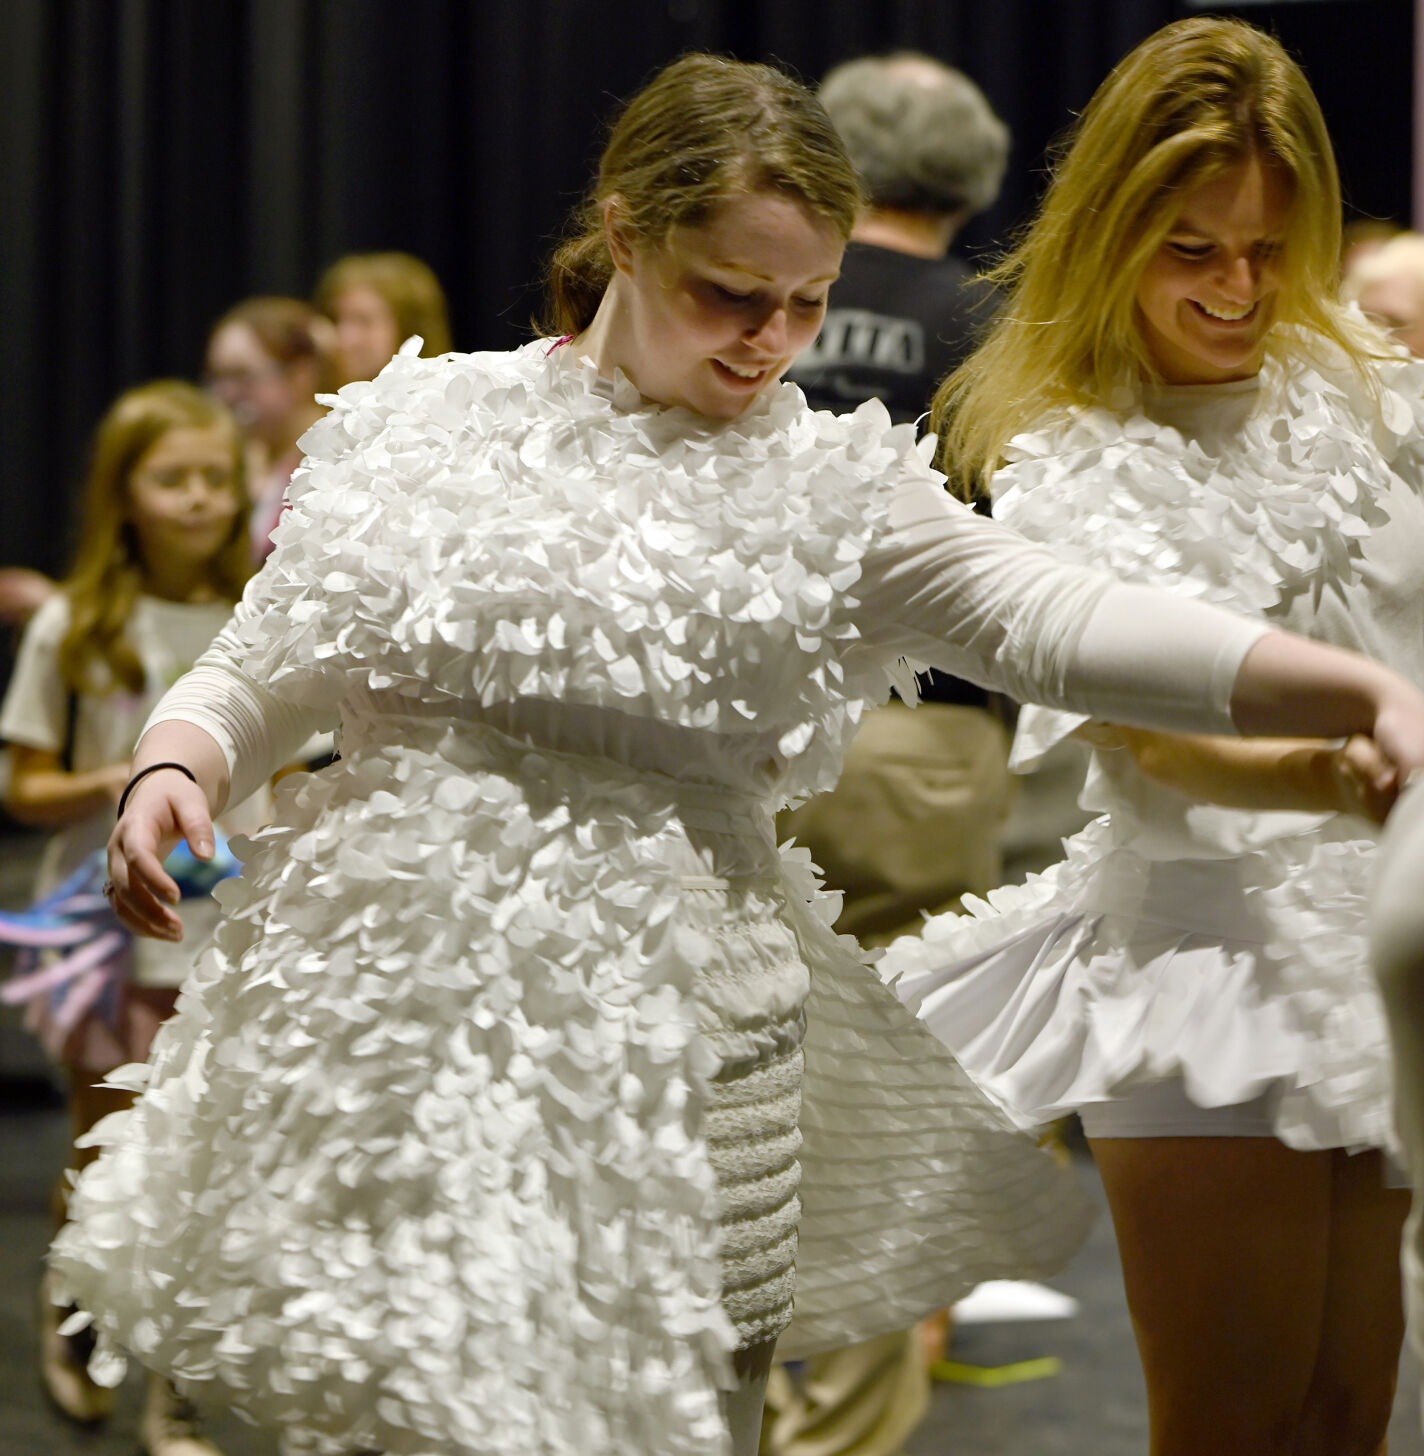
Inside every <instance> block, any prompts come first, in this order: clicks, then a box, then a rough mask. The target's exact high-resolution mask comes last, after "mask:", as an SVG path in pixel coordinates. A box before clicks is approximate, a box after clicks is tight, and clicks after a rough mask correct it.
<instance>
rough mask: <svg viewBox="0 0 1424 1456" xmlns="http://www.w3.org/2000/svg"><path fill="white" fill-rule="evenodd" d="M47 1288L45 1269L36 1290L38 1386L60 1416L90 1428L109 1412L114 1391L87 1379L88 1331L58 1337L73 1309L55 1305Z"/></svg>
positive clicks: (90, 1341)
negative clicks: (38, 1355) (37, 1299)
mask: <svg viewBox="0 0 1424 1456" xmlns="http://www.w3.org/2000/svg"><path fill="white" fill-rule="evenodd" d="M51 1287H52V1280H51V1277H50V1273H49V1271H48V1270H46V1271H45V1273H44V1274H43V1275H42V1276H41V1278H40V1290H39V1345H40V1350H39V1354H40V1384H41V1385H42V1386H43V1387H44V1392H45V1394H46V1395H47V1396H48V1397H49V1398H50V1400H51V1402H53V1404H54V1407H55V1409H56V1410H58V1411H59V1412H60V1414H61V1415H65V1416H67V1417H68V1418H69V1419H70V1420H71V1421H77V1422H78V1423H79V1424H80V1425H86V1426H89V1425H93V1424H94V1423H95V1422H96V1421H102V1420H103V1419H104V1418H105V1417H106V1416H108V1415H109V1414H110V1413H111V1412H112V1411H113V1409H114V1401H115V1398H116V1392H114V1391H113V1390H111V1389H110V1388H109V1387H108V1386H106V1385H96V1384H95V1383H94V1381H93V1380H92V1379H91V1378H90V1376H89V1370H88V1365H89V1357H90V1355H92V1354H93V1353H94V1335H93V1333H92V1331H90V1330H82V1331H81V1332H80V1333H79V1334H77V1335H61V1334H60V1332H59V1327H60V1326H61V1325H62V1324H63V1323H64V1322H65V1320H67V1319H68V1318H69V1316H70V1315H72V1314H73V1313H74V1310H73V1308H72V1307H71V1308H69V1309H65V1308H64V1307H63V1306H62V1305H58V1304H55V1303H54V1301H53V1299H51V1297H50V1293H51Z"/></svg>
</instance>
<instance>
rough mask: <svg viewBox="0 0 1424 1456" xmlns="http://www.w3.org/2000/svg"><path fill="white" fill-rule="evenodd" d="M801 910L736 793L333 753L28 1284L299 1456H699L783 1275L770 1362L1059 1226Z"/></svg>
mask: <svg viewBox="0 0 1424 1456" xmlns="http://www.w3.org/2000/svg"><path fill="white" fill-rule="evenodd" d="M815 897H816V889H815V885H814V880H813V878H812V874H811V871H810V868H809V865H808V864H805V863H802V862H800V861H799V860H796V859H794V858H793V859H791V860H788V861H783V860H782V859H781V857H780V856H778V855H777V853H776V850H775V847H774V844H773V842H772V840H771V837H770V818H769V816H768V815H767V814H766V813H765V811H764V809H763V808H762V806H761V805H760V804H759V803H756V802H755V801H753V800H751V799H746V798H741V797H739V796H737V795H735V794H730V793H727V792H724V791H722V790H720V789H716V788H711V787H699V786H696V785H687V784H679V783H674V782H673V781H671V780H668V779H666V778H665V777H664V776H662V775H657V774H648V773H636V772H634V771H632V770H628V769H624V768H620V767H618V766H617V765H615V764H613V763H611V762H609V761H605V760H592V759H589V758H586V757H579V756H576V755H569V754H561V753H557V752H546V751H542V750H537V749H532V748H530V747H529V746H528V745H524V744H518V743H515V742H513V741H512V740H509V739H505V738H503V737H502V736H501V735H499V734H497V733H494V732H492V731H484V730H478V729H477V728H476V726H475V725H473V724H470V723H450V722H447V721H443V720H441V721H434V722H432V721H430V720H417V719H410V720H402V721H400V722H398V723H397V722H395V721H394V720H387V721H385V722H382V723H374V724H367V725H365V727H364V729H363V730H362V732H355V731H352V730H350V729H348V733H347V739H346V743H345V745H344V757H343V759H342V760H341V761H340V762H339V763H338V764H337V765H335V766H334V767H333V768H332V769H330V770H327V771H325V772H323V773H322V774H320V775H316V776H297V777H294V778H293V779H290V780H288V781H287V782H286V783H285V784H284V786H283V792H282V793H281V794H280V795H279V806H278V824H277V826H276V827H274V828H273V829H272V830H270V831H267V832H266V833H264V834H263V835H261V836H259V837H258V838H257V839H256V840H255V841H254V842H253V844H252V845H251V846H250V849H249V851H248V860H247V864H246V868H245V872H244V875H243V877H242V879H241V880H239V881H233V882H229V885H228V886H227V887H225V889H224V890H223V892H222V899H223V903H224V906H225V909H226V916H225V919H224V923H223V925H222V926H221V928H220V929H219V932H218V935H217V937H216V941H215V944H214V948H213V950H212V951H211V952H210V953H209V955H208V956H207V957H206V958H205V959H204V961H203V963H202V965H201V967H200V968H199V971H198V972H197V974H196V975H195V977H194V979H193V980H192V982H191V983H190V984H189V986H188V988H187V990H186V992H185V995H184V997H183V1000H182V1002H181V1003H180V1008H179V1012H178V1014H177V1016H176V1017H175V1018H174V1019H173V1020H172V1021H171V1022H170V1023H168V1025H167V1026H165V1028H164V1029H163V1031H162V1033H161V1034H160V1037H159V1040H158V1042H157V1044H156V1046H155V1050H154V1055H153V1058H152V1060H151V1063H150V1065H149V1067H147V1068H138V1069H133V1070H132V1072H131V1075H130V1081H131V1082H132V1083H133V1084H134V1085H136V1086H139V1087H142V1088H143V1089H144V1093H143V1096H142V1097H141V1098H140V1099H139V1101H138V1103H137V1105H136V1107H135V1109H134V1110H133V1111H132V1112H131V1113H126V1114H119V1115H117V1116H116V1117H114V1118H112V1119H109V1120H107V1121H106V1122H105V1123H104V1124H102V1125H101V1126H100V1128H99V1129H97V1130H96V1134H95V1141H97V1142H99V1143H101V1144H104V1145H106V1146H105V1148H104V1152H103V1155H102V1156H101V1157H100V1159H99V1160H98V1161H97V1162H96V1163H95V1164H94V1165H93V1166H92V1167H91V1168H89V1169H88V1170H86V1171H85V1173H84V1174H83V1176H82V1177H81V1179H80V1181H79V1184H78V1186H77V1188H76V1190H75V1192H74V1195H73V1198H72V1202H71V1212H72V1222H71V1223H70V1224H69V1225H68V1226H67V1227H66V1228H65V1230H64V1231H63V1232H62V1234H61V1236H60V1238H59V1239H58V1240H57V1242H56V1245H55V1248H54V1251H53V1255H52V1257H53V1262H54V1266H55V1269H56V1272H57V1274H58V1276H59V1281H60V1284H61V1286H62V1292H63V1293H64V1294H65V1295H66V1297H69V1298H73V1299H74V1300H76V1302H77V1303H78V1304H79V1305H80V1306H81V1307H82V1308H83V1309H84V1310H86V1311H90V1312H92V1313H93V1315H94V1316H95V1320H96V1323H97V1325H98V1328H99V1331H100V1335H101V1350H103V1351H105V1352H113V1351H115V1350H116V1348H117V1347H123V1348H125V1349H127V1350H129V1351H131V1352H132V1353H133V1354H134V1355H135V1356H137V1358H138V1359H139V1360H140V1361H142V1362H143V1363H144V1364H146V1365H149V1366H151V1367H153V1368H156V1369H159V1370H162V1371H164V1372H166V1373H168V1374H170V1375H173V1376H175V1377H177V1378H178V1379H179V1380H180V1381H182V1382H183V1383H184V1384H185V1386H186V1387H187V1388H188V1389H190V1390H191V1391H192V1392H193V1393H194V1394H195V1395H196V1396H197V1397H198V1398H199V1399H200V1400H206V1401H211V1402H214V1403H223V1404H229V1405H233V1406H235V1407H236V1408H237V1409H239V1410H240V1411H242V1412H244V1413H246V1414H247V1415H249V1416H251V1417H252V1418H253V1419H255V1420H257V1421H259V1422H260V1423H262V1424H264V1425H267V1426H271V1427H273V1428H275V1429H277V1430H278V1431H279V1432H280V1433H281V1436H282V1441H283V1450H284V1452H286V1453H291V1456H295V1453H318V1456H348V1453H350V1452H352V1451H354V1450H360V1449H368V1448H369V1449H378V1450H382V1451H386V1452H390V1453H392V1456H417V1453H427V1452H438V1453H440V1456H476V1453H479V1456H485V1453H488V1452H490V1451H494V1450H497V1451H500V1452H501V1453H508V1456H525V1453H527V1456H534V1453H540V1456H562V1453H571V1456H572V1453H578V1456H583V1453H586V1452H588V1451H590V1450H597V1451H604V1450H607V1451H613V1450H617V1451H620V1452H626V1453H646V1456H653V1453H658V1456H665V1453H681V1452H688V1453H693V1452H695V1453H699V1456H719V1453H722V1452H724V1451H725V1449H726V1446H725V1443H726V1433H725V1429H724V1425H723V1421H722V1417H721V1414H720V1411H719V1406H718V1399H717V1392H718V1387H719V1385H721V1384H723V1383H725V1381H726V1378H727V1371H728V1368H729V1367H728V1354H729V1352H730V1351H731V1350H732V1349H733V1348H734V1347H735V1346H736V1345H737V1344H745V1343H750V1342H753V1341H755V1340H759V1339H763V1338H768V1337H771V1336H773V1335H775V1334H776V1333H777V1332H778V1331H779V1330H780V1329H781V1328H782V1327H783V1326H784V1325H785V1323H786V1320H787V1319H788V1318H789V1316H790V1302H791V1295H792V1288H793V1277H794V1274H795V1273H797V1272H799V1273H801V1274H802V1279H801V1283H800V1288H799V1291H798V1293H797V1317H796V1321H795V1322H794V1323H793V1325H792V1328H791V1330H790V1331H789V1332H788V1336H787V1346H788V1348H789V1349H790V1350H791V1351H792V1352H793V1353H794V1352H795V1351H796V1350H797V1349H800V1350H808V1349H814V1348H817V1347H820V1346H824V1345H827V1344H831V1343H835V1342H837V1341H840V1340H844V1339H847V1338H856V1337H860V1336H863V1335H868V1334H872V1333H875V1332H877V1331H878V1330H880V1329H884V1328H893V1327H895V1326H897V1325H903V1324H904V1323H907V1322H908V1321H909V1320H911V1319H913V1318H914V1317H915V1316H916V1315H917V1314H919V1313H921V1312H923V1311H924V1310H925V1309H927V1308H931V1307H934V1306H935V1305H937V1304H942V1303H947V1302H950V1301H952V1300H953V1299H954V1298H956V1297H958V1295H959V1294H961V1293H963V1292H964V1291H965V1289H967V1288H968V1287H969V1286H971V1285H972V1284H973V1283H975V1282H977V1281H978V1280H979V1279H982V1278H987V1277H994V1276H997V1275H1002V1274H1007V1273H1031V1272H1037V1273H1042V1272H1046V1271H1048V1270H1049V1269H1052V1268H1056V1267H1059V1266H1061V1264H1062V1263H1063V1262H1064V1261H1065V1260H1066V1258H1067V1257H1068V1256H1069V1255H1070V1254H1071V1253H1072V1252H1073V1250H1074V1249H1075V1248H1076V1247H1077V1245H1078V1243H1079V1242H1080V1240H1081V1238H1082V1235H1083V1233H1084V1230H1085V1227H1086V1214H1085V1207H1084V1203H1083V1200H1082V1199H1081V1196H1080V1195H1078V1194H1077V1193H1076V1190H1075V1189H1074V1188H1073V1186H1072V1183H1071V1180H1069V1179H1067V1178H1065V1177H1064V1176H1063V1175H1062V1174H1061V1173H1060V1172H1059V1170H1057V1169H1056V1168H1054V1167H1053V1166H1052V1164H1051V1163H1050V1161H1049V1160H1048V1159H1047V1158H1046V1157H1044V1156H1043V1155H1041V1154H1040V1153H1039V1152H1038V1151H1037V1150H1036V1149H1035V1148H1034V1147H1033V1146H1032V1144H1031V1142H1029V1140H1027V1139H1025V1138H1023V1137H1022V1136H1021V1135H1020V1134H1018V1133H1016V1132H1014V1131H1012V1130H1011V1129H1010V1128H1009V1126H1008V1124H1007V1122H1006V1121H1005V1120H1004V1118H1003V1117H1002V1115H1001V1114H1000V1113H998V1112H997V1110H995V1109H994V1108H992V1107H991V1106H990V1105H989V1104H988V1103H986V1102H985V1101H984V1099H983V1098H982V1097H981V1096H980V1094H979V1093H978V1092H977V1091H976V1090H975V1089H974V1088H973V1087H972V1084H970V1083H969V1082H968V1080H967V1079H966V1078H965V1077H964V1076H963V1074H962V1073H961V1072H960V1071H959V1070H958V1068H957V1067H955V1066H954V1064H953V1062H952V1061H951V1059H950V1058H948V1057H947V1056H946V1055H945V1054H944V1053H943V1050H942V1048H940V1047H939V1046H938V1044H937V1043H936V1042H935V1041H934V1040H933V1038H931V1037H930V1036H929V1035H928V1033H926V1032H925V1030H924V1028H923V1027H921V1026H920V1025H919V1024H918V1023H917V1022H916V1021H915V1020H914V1019H913V1018H912V1017H911V1016H909V1015H908V1013H906V1012H905V1010H904V1008H902V1007H901V1006H900V1005H899V1004H898V1002H896V1001H895V999H894V998H893V997H891V996H889V995H887V994H886V993H885V990H884V987H883V985H882V984H881V983H880V981H879V980H878V978H877V977H876V976H875V975H874V973H873V972H871V971H870V970H869V969H867V967H866V966H865V965H864V964H863V963H862V962H861V960H860V958H859V956H858V955H857V954H855V953H854V950H853V947H852V946H848V945H846V944H845V943H843V942H841V941H838V940H837V938H836V937H835V936H834V935H833V934H832V933H831V932H830V930H829V929H828V925H827V921H828V918H829V917H830V916H833V914H834V905H833V904H824V903H819V904H817V905H815V906H814V907H813V903H812V902H813V901H814V900H815ZM822 898H823V899H824V897H822ZM803 1029H804V1038H803ZM803 1056H804V1058H805V1063H806V1065H805V1071H804V1075H803V1071H802V1058H803ZM803 1091H804V1094H805V1098H806V1105H805V1108H804V1112H802V1115H801V1116H800V1125H799V1127H798V1104H799V1102H800V1099H801V1096H802V1093H803ZM798 1190H799V1191H798ZM803 1205H804V1206H803ZM798 1218H799V1223H800V1249H801V1252H800V1253H799V1254H798V1253H797V1224H798ZM793 1259H794V1260H795V1262H796V1265H797V1269H796V1270H793V1267H792V1266H793ZM104 1358H107V1359H109V1360H111V1361H112V1360H113V1358H114V1355H113V1354H112V1353H111V1354H106V1355H105V1356H104Z"/></svg>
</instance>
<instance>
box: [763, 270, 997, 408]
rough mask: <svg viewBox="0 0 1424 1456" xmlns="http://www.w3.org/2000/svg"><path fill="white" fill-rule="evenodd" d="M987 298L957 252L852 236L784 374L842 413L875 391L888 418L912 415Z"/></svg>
mask: <svg viewBox="0 0 1424 1456" xmlns="http://www.w3.org/2000/svg"><path fill="white" fill-rule="evenodd" d="M989 298H990V294H989V290H988V288H987V287H986V286H985V285H984V284H983V283H981V282H980V281H979V280H978V279H976V278H975V276H974V274H973V273H972V272H971V271H970V269H969V268H968V267H967V266H966V265H965V264H964V263H962V262H961V261H960V260H959V259H958V258H917V257H914V256H913V255H911V254H909V253H898V252H895V251H894V250H892V249H890V248H879V247H875V246H874V245H873V244H870V243H851V244H850V245H849V247H847V248H846V253H845V261H844V263H843V264H842V265H841V276H840V277H839V278H838V279H837V280H836V281H835V283H834V284H833V285H832V286H831V301H830V307H829V308H828V309H827V310H826V321H825V323H823V324H822V325H821V332H820V334H819V335H818V336H817V338H816V342H815V343H814V344H812V345H811V347H810V348H809V349H807V350H806V352H805V353H804V354H802V355H801V356H800V357H799V358H798V359H797V360H796V362H795V363H794V364H793V365H792V366H791V369H790V371H789V372H788V374H787V378H789V379H793V380H795V381H796V383H797V384H799V385H800V386H801V389H802V390H803V392H804V393H805V395H806V398H807V399H808V400H809V401H810V402H811V405H812V406H813V408H815V409H825V410H834V411H836V412H837V413H840V412H843V411H845V410H850V409H854V408H855V407H856V405H858V404H860V403H861V401H862V400H867V399H869V398H871V396H872V395H874V396H877V397H878V398H880V399H883V400H884V401H885V404H886V406H887V407H888V409H889V411H890V414H891V417H892V418H893V419H894V420H895V422H896V424H903V423H905V422H906V421H912V420H916V419H918V418H919V417H920V416H921V415H922V414H923V413H924V412H925V411H926V410H927V409H928V408H929V407H930V397H931V396H932V395H933V394H934V392H935V386H936V385H937V384H938V383H939V382H940V380H941V379H943V378H944V376H945V375H946V374H948V373H949V372H950V371H951V370H952V369H954V368H955V367H956V366H957V365H958V364H959V363H960V362H961V361H962V360H963V359H964V357H965V356H966V355H967V354H968V353H969V351H970V349H971V348H972V347H973V345H974V342H975V336H976V335H977V333H978V332H979V331H980V330H981V329H982V328H983V326H984V325H985V324H986V323H987V322H988V318H989Z"/></svg>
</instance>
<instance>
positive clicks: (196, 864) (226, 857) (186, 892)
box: [163, 829, 242, 900]
mask: <svg viewBox="0 0 1424 1456" xmlns="http://www.w3.org/2000/svg"><path fill="white" fill-rule="evenodd" d="M163 868H164V869H165V870H167V871H168V873H169V874H170V875H172V876H173V879H174V881H175V882H176V883H177V886H178V890H179V893H180V894H181V895H182V896H183V898H184V899H185V900H195V899H198V898H200V897H201V896H203V895H210V894H212V892H213V886H214V885H216V884H217V883H218V881H219V880H226V879H229V878H231V877H232V876H233V875H236V874H240V873H241V871H242V864H241V862H240V861H239V860H238V858H237V856H236V855H235V854H234V853H233V852H232V847H231V846H230V845H229V844H228V842H227V837H226V835H224V834H223V833H222V832H221V831H219V830H217V829H214V830H213V857H212V858H211V859H199V858H198V857H197V855H195V854H194V853H193V851H192V850H191V849H189V848H188V841H187V840H186V839H184V840H180V841H179V843H178V845H177V847H176V848H175V849H174V850H173V851H172V853H171V854H169V856H168V858H167V859H165V860H164V861H163Z"/></svg>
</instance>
